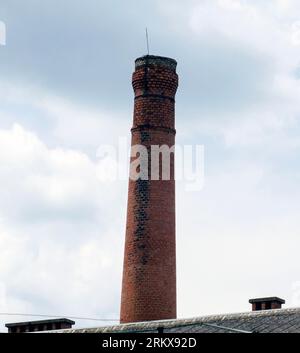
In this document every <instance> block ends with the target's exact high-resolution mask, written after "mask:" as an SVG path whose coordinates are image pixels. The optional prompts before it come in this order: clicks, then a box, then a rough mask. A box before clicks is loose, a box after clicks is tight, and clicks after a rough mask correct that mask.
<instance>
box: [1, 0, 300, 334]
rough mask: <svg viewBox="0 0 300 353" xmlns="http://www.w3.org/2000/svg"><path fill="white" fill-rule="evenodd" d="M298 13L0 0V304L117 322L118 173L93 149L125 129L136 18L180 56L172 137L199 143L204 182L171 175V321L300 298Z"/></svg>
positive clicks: (281, 7) (283, 2)
mask: <svg viewBox="0 0 300 353" xmlns="http://www.w3.org/2000/svg"><path fill="white" fill-rule="evenodd" d="M299 14H300V4H299V1H296V0H273V1H258V0H251V1H250V0H249V1H246V0H244V1H243V0H207V1H205V0H202V1H201V0H198V1H193V0H186V1H179V0H159V1H156V0H153V1H141V0H139V1H137V0H128V1H121V0H110V1H108V0H107V1H101V0H86V1H79V0H63V1H61V0H51V1H50V0H44V1H38V0H27V1H21V0H1V2H0V20H1V21H3V22H4V23H5V24H6V28H7V38H6V41H7V45H6V46H0V97H1V102H0V312H10V313H14V312H19V313H31V314H32V313H35V314H51V315H65V316H81V317H95V318H109V319H111V318H112V319H118V318H119V303H120V291H121V273H122V261H123V246H124V237H125V220H126V203H127V200H126V198H127V181H114V182H100V181H99V178H98V177H97V175H98V173H99V170H100V171H101V168H102V169H103V168H106V166H105V163H104V162H103V160H101V161H99V160H98V159H97V156H96V151H97V148H98V147H99V146H100V145H101V144H112V145H117V142H118V138H119V137H127V138H129V137H130V127H131V123H132V110H133V92H132V88H131V74H132V71H133V69H134V60H135V58H136V57H138V56H141V55H144V54H145V53H146V43H145V27H146V26H147V27H148V30H149V34H150V52H151V54H156V55H163V56H169V57H172V58H175V59H176V60H177V61H178V74H179V78H180V86H179V90H178V94H177V101H176V108H177V114H176V125H177V126H176V127H177V142H178V143H179V144H190V145H196V144H198V145H204V147H205V185H204V188H203V190H201V191H200V192H188V191H186V188H185V185H184V182H178V183H177V267H178V315H179V317H192V316H199V315H206V314H216V313H225V312H239V311H247V310H250V305H249V304H248V299H250V298H252V297H259V296H281V297H283V298H284V299H286V300H287V305H286V306H287V307H290V306H300V295H299V291H300V260H299V248H300V217H299V209H300V163H299V153H300V81H299V79H300V15H299ZM26 319H27V318H26V317H20V316H16V317H8V316H1V317H0V323H1V325H2V324H3V323H4V322H13V321H20V320H21V321H24V320H26ZM30 319H33V318H30ZM95 325H102V323H96V322H93V321H79V320H77V326H78V327H82V326H95ZM0 331H5V328H4V327H3V326H1V328H0Z"/></svg>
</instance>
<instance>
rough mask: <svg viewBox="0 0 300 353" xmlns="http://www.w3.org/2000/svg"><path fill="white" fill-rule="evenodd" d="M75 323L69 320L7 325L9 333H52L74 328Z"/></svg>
mask: <svg viewBox="0 0 300 353" xmlns="http://www.w3.org/2000/svg"><path fill="white" fill-rule="evenodd" d="M74 324H75V322H74V321H72V320H69V319H53V320H40V321H26V322H17V323H11V324H6V325H5V326H6V327H7V328H8V333H23V332H36V331H51V330H61V329H67V328H72V325H74Z"/></svg>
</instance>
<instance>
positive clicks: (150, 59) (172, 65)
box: [135, 55, 177, 71]
mask: <svg viewBox="0 0 300 353" xmlns="http://www.w3.org/2000/svg"><path fill="white" fill-rule="evenodd" d="M148 65H149V66H150V65H151V66H162V67H165V68H167V69H169V70H172V71H176V66H177V61H176V60H174V59H171V58H166V57H164V56H157V55H144V56H141V57H140V58H137V59H136V60H135V68H136V69H137V68H140V67H143V66H148Z"/></svg>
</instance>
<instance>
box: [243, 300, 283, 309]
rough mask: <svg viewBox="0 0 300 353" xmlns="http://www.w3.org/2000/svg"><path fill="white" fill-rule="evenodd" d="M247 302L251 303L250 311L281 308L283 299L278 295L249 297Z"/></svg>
mask: <svg viewBox="0 0 300 353" xmlns="http://www.w3.org/2000/svg"><path fill="white" fill-rule="evenodd" d="M249 303H250V304H252V311H259V310H271V309H281V306H282V304H285V300H283V299H281V298H278V297H268V298H257V299H250V300H249Z"/></svg>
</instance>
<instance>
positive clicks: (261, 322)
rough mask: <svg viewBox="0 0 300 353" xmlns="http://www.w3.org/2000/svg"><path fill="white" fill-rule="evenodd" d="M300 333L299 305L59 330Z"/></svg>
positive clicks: (72, 331) (82, 331) (97, 331)
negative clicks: (295, 306)
mask: <svg viewBox="0 0 300 353" xmlns="http://www.w3.org/2000/svg"><path fill="white" fill-rule="evenodd" d="M158 328H163V332H164V333H231V332H232V333H234V332H237V333H238V332H240V333H300V308H295V309H276V310H263V311H252V312H246V313H238V314H224V315H211V316H202V317H196V318H192V319H177V320H163V321H150V322H141V323H133V324H122V325H115V326H105V327H95V328H87V329H68V330H60V331H59V332H62V333H119V332H121V333H134V332H137V333H141V332H149V333H155V332H158Z"/></svg>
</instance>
